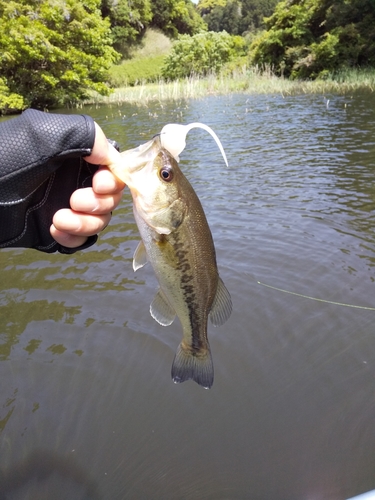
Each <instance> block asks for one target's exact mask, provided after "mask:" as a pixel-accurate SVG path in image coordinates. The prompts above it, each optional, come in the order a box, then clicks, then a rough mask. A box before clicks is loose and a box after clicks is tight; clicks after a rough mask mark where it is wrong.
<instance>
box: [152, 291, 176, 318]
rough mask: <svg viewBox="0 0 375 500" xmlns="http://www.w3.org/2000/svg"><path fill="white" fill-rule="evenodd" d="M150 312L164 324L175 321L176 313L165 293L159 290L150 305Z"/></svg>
mask: <svg viewBox="0 0 375 500" xmlns="http://www.w3.org/2000/svg"><path fill="white" fill-rule="evenodd" d="M150 314H151V316H152V317H153V318H154V320H155V321H157V322H158V323H159V324H160V325H162V326H169V325H171V324H172V323H173V320H174V319H175V317H176V313H175V311H174V309H173V307H172V306H171V305H170V303H169V302H168V299H167V298H166V296H165V295H164V293H163V292H162V291H161V290H159V291H158V292H157V294H156V295H155V298H154V300H153V301H152V302H151V305H150Z"/></svg>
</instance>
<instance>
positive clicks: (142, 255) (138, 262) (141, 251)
mask: <svg viewBox="0 0 375 500" xmlns="http://www.w3.org/2000/svg"><path fill="white" fill-rule="evenodd" d="M145 264H147V254H146V248H145V245H144V243H143V241H140V242H139V243H138V246H137V248H136V249H135V252H134V256H133V269H134V271H136V270H137V269H140V268H141V267H143V266H144V265H145Z"/></svg>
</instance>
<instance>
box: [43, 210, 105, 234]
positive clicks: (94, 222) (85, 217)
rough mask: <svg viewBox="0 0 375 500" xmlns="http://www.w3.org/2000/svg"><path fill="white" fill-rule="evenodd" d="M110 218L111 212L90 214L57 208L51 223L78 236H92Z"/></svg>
mask: <svg viewBox="0 0 375 500" xmlns="http://www.w3.org/2000/svg"><path fill="white" fill-rule="evenodd" d="M110 220H111V214H110V213H109V214H104V215H90V214H82V213H79V212H74V211H73V210H70V209H69V208H62V209H61V210H58V211H57V212H56V213H55V215H54V216H53V220H52V223H53V225H54V226H55V228H56V229H58V230H59V231H62V232H66V233H69V234H74V235H79V236H92V235H94V234H97V233H99V232H100V231H103V229H104V228H105V227H107V225H108V224H109V221H110Z"/></svg>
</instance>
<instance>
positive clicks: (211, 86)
mask: <svg viewBox="0 0 375 500" xmlns="http://www.w3.org/2000/svg"><path fill="white" fill-rule="evenodd" d="M357 90H367V91H370V92H374V91H375V70H351V71H348V72H345V73H341V74H338V75H337V77H336V78H335V79H327V80H287V79H285V78H282V77H277V76H275V75H273V74H272V73H270V72H267V73H266V72H263V73H260V72H259V71H257V70H254V71H251V70H250V71H249V70H247V71H246V72H245V71H244V72H242V73H241V74H234V75H232V76H221V75H218V76H215V75H211V76H208V77H205V78H202V77H192V78H186V79H184V80H176V81H173V82H164V81H160V82H158V83H144V84H139V85H135V86H133V87H123V88H117V89H114V90H113V92H112V93H111V94H110V95H109V96H101V95H99V94H93V95H92V97H91V98H89V99H87V100H85V101H84V102H82V103H80V104H78V105H77V107H80V106H85V105H90V104H91V105H92V104H118V105H120V104H122V103H131V104H138V105H140V106H147V104H148V103H151V102H158V101H165V100H181V99H200V98H203V97H206V96H208V95H226V94H233V93H244V94H281V95H300V94H341V95H342V94H347V93H349V92H354V91H357Z"/></svg>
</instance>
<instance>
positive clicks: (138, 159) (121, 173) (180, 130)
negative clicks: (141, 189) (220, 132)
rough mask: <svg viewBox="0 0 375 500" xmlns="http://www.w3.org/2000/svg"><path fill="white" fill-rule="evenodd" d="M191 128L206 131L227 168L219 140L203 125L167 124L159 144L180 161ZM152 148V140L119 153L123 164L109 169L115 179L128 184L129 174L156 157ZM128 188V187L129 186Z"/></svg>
mask: <svg viewBox="0 0 375 500" xmlns="http://www.w3.org/2000/svg"><path fill="white" fill-rule="evenodd" d="M193 128H201V129H203V130H206V132H208V133H209V134H210V135H211V136H212V137H213V139H214V140H215V142H216V144H217V145H218V147H219V149H220V152H221V154H222V155H223V158H224V161H225V164H226V166H228V160H227V157H226V155H225V151H224V148H223V146H222V144H221V142H220V139H219V138H218V136H217V135H216V134H215V132H214V131H213V130H212V129H211V128H210V127H209V126H208V125H205V124H204V123H198V122H196V123H190V124H189V125H181V124H178V123H168V124H167V125H165V126H164V127H163V128H162V131H161V132H160V134H158V135H159V136H160V144H161V146H162V147H163V148H164V149H166V150H167V151H168V152H169V153H170V154H171V155H172V156H173V157H174V158H175V160H176V161H177V162H179V161H180V158H179V157H180V154H181V153H182V151H183V150H184V149H185V146H186V136H187V134H188V133H189V131H190V130H191V129H193ZM153 146H154V140H153V139H152V140H151V141H148V142H146V143H145V144H141V145H140V146H138V147H137V148H134V149H128V150H127V151H124V152H123V153H121V156H122V159H123V162H121V164H116V165H113V166H110V169H111V171H112V173H113V174H114V175H116V177H118V178H119V179H121V180H122V181H123V182H125V184H127V185H129V183H130V172H133V171H134V170H138V169H139V168H141V167H142V165H144V164H145V163H146V162H148V161H153V160H154V157H155V155H156V152H155V148H154V147H153ZM129 187H130V186H129Z"/></svg>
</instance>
